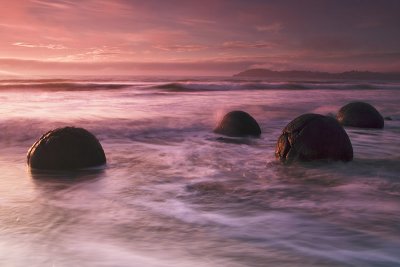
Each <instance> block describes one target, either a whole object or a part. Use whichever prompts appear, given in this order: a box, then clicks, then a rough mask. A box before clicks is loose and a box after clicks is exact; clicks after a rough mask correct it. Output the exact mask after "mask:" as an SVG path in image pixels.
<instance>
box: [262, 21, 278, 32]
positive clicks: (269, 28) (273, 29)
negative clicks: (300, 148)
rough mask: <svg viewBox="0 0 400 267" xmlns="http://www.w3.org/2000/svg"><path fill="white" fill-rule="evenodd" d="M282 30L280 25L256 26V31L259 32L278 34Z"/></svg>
mask: <svg viewBox="0 0 400 267" xmlns="http://www.w3.org/2000/svg"><path fill="white" fill-rule="evenodd" d="M282 29H283V26H282V24H281V23H272V24H268V25H259V26H256V30H257V31H260V32H280V31H281V30H282Z"/></svg>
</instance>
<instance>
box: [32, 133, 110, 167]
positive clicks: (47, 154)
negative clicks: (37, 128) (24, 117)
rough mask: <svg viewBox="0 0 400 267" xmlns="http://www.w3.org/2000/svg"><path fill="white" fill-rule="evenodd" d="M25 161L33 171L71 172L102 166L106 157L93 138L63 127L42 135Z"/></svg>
mask: <svg viewBox="0 0 400 267" xmlns="http://www.w3.org/2000/svg"><path fill="white" fill-rule="evenodd" d="M27 160H28V165H29V166H30V167H31V168H33V169H44V170H74V169H83V168H89V167H95V166H100V165H103V164H105V163H106V156H105V154H104V150H103V148H102V146H101V145H100V142H99V141H98V140H97V138H96V137H95V136H94V135H93V134H91V133H90V132H88V131H87V130H85V129H83V128H75V127H64V128H58V129H55V130H51V131H49V132H47V133H45V134H44V135H42V137H40V139H39V140H38V141H36V142H35V143H34V144H33V145H32V147H31V148H30V149H29V151H28V155H27Z"/></svg>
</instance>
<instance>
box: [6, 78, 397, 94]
mask: <svg viewBox="0 0 400 267" xmlns="http://www.w3.org/2000/svg"><path fill="white" fill-rule="evenodd" d="M125 88H132V89H143V90H161V91H165V92H207V91H246V90H314V89H318V90H380V89H385V90H397V89H399V88H400V83H389V82H387V83H384V82H380V83H373V82H363V83H360V82H348V81H343V82H337V81H334V82H326V81H321V82H318V81H299V82H296V81H295V82H287V81H283V82H271V81H245V80H233V79H231V80H215V79H209V80H206V79H204V80H200V79H192V80H175V81H173V80H172V81H171V80H165V79H164V80H161V79H160V80H153V81H146V82H143V81H140V82H138V81H135V80H126V81H124V80H123V81H115V80H73V79H70V80H67V79H37V80H0V90H44V91H94V90H116V89H125Z"/></svg>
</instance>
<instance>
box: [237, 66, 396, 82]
mask: <svg viewBox="0 0 400 267" xmlns="http://www.w3.org/2000/svg"><path fill="white" fill-rule="evenodd" d="M233 76H234V77H239V78H270V79H332V80H336V79H343V80H389V81H390V80H400V73H396V72H392V73H381V72H370V71H346V72H340V73H329V72H319V71H301V70H290V71H274V70H269V69H249V70H246V71H242V72H240V73H238V74H235V75H233Z"/></svg>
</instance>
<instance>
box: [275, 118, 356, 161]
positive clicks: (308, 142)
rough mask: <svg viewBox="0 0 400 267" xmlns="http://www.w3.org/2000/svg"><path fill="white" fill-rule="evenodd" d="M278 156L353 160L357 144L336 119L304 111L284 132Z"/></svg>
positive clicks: (280, 157)
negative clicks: (353, 143)
mask: <svg viewBox="0 0 400 267" xmlns="http://www.w3.org/2000/svg"><path fill="white" fill-rule="evenodd" d="M275 156H276V157H277V158H279V159H280V160H282V161H284V162H291V161H293V160H298V161H311V160H320V159H324V160H341V161H350V160H352V159H353V147H352V145H351V142H350V139H349V136H348V135H347V133H346V131H345V130H344V129H343V127H342V126H341V125H340V124H339V123H338V122H337V121H336V120H335V119H334V118H331V117H328V116H323V115H319V114H304V115H301V116H299V117H297V118H295V119H294V120H292V121H291V122H290V123H289V124H288V125H287V126H286V127H285V128H284V129H283V131H282V134H281V136H280V137H279V139H278V143H277V145H276V149H275Z"/></svg>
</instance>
